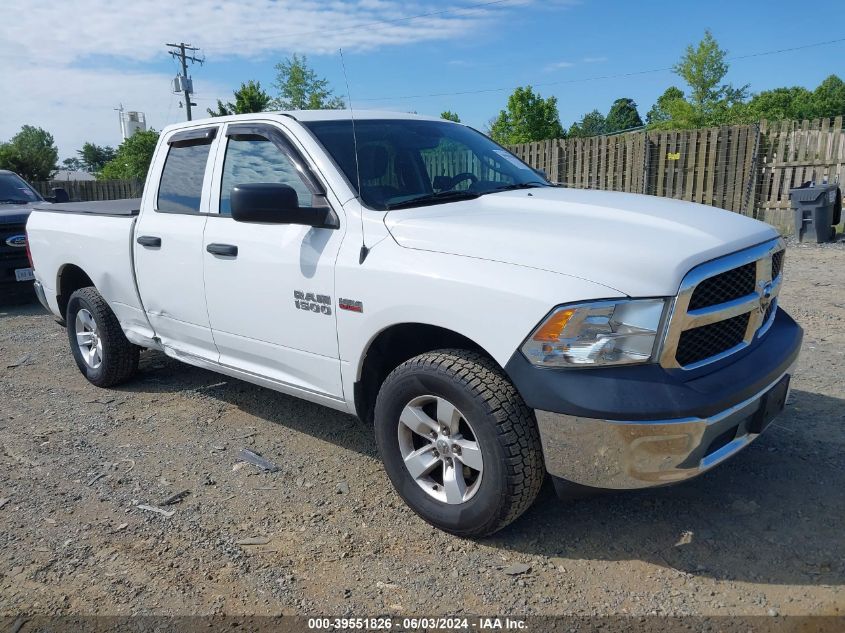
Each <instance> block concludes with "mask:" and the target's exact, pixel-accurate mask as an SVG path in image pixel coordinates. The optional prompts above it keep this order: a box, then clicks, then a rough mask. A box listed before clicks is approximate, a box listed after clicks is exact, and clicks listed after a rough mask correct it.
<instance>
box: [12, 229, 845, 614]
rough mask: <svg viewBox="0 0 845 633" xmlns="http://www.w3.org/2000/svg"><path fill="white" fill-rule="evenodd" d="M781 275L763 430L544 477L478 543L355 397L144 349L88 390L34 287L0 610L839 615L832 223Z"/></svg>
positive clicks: (839, 458)
mask: <svg viewBox="0 0 845 633" xmlns="http://www.w3.org/2000/svg"><path fill="white" fill-rule="evenodd" d="M786 277H787V283H786V288H785V290H784V292H783V294H782V302H781V304H782V305H783V306H784V307H785V308H786V309H787V310H788V311H789V312H790V313H791V314H792V315H793V316H794V317H795V318H796V319H797V320H798V321H799V322H800V323H801V325H802V326H803V327H804V328H805V331H806V337H805V345H804V351H803V356H802V360H801V364H800V368H799V370H798V373H797V376H795V378H794V382H793V392H792V396H791V398H790V403H789V406H788V409H787V411H786V413H785V414H784V415H783V416H782V417H781V418H779V419H778V420H777V421H776V423H775V425H774V426H773V427H772V428H771V429H770V430H769V431H768V433H767V434H766V435H765V436H764V437H763V438H761V439H760V440H759V441H758V442H756V443H755V444H754V445H752V446H751V447H750V448H749V449H748V450H746V451H745V452H744V453H743V454H742V455H741V456H739V457H738V458H736V459H734V460H733V461H731V462H729V463H727V464H725V465H723V466H722V467H720V468H717V469H716V470H715V471H713V472H711V473H708V474H707V475H705V476H703V477H701V478H699V479H697V480H694V481H692V482H688V483H686V484H682V485H679V486H675V487H670V488H664V489H659V490H652V491H645V492H638V493H630V494H619V495H608V496H602V497H598V498H593V499H589V500H582V501H577V502H571V503H561V502H558V501H557V500H556V499H555V497H554V493H553V491H552V489H551V487H550V486H549V485H547V486H546V487H545V488H544V490H543V492H542V493H541V496H540V498H539V499H538V501H537V503H536V504H535V505H534V507H533V508H532V509H531V510H529V512H528V513H527V514H526V515H524V516H523V517H522V519H520V520H519V521H517V522H516V523H515V524H513V525H512V526H510V527H509V528H507V529H505V530H504V531H502V532H500V533H499V534H497V535H495V536H494V537H493V538H489V539H486V540H483V541H479V542H474V541H469V540H461V539H458V538H454V537H451V536H448V535H446V534H444V533H441V532H438V531H436V530H434V529H432V528H430V527H429V526H428V525H426V524H425V523H423V522H422V521H421V520H419V519H418V518H417V517H416V516H415V515H414V514H413V513H412V512H411V511H410V510H408V509H407V508H405V506H404V505H403V504H402V502H401V500H400V499H399V498H398V496H397V495H396V494H395V493H394V492H393V490H392V489H391V487H390V484H389V482H388V480H387V477H386V476H385V474H384V473H383V472H382V469H381V466H380V463H379V461H378V459H377V456H376V451H375V446H374V442H373V436H372V433H371V431H370V429H368V428H366V427H365V426H364V425H363V424H362V423H360V422H359V421H357V420H356V419H355V418H353V417H351V416H348V415H343V414H340V413H336V412H333V411H331V410H329V409H325V408H322V407H319V406H316V405H312V404H309V403H306V402H302V401H299V400H296V399H293V398H289V397H287V396H284V395H281V394H278V393H275V392H273V391H269V390H266V389H262V388H260V387H255V386H252V385H249V384H247V383H243V382H238V381H236V380H232V379H228V378H225V377H221V376H219V375H216V374H213V373H211V372H208V371H203V370H200V369H194V368H191V367H189V366H187V365H183V364H180V363H178V362H176V361H172V360H170V359H168V358H166V357H165V356H163V355H161V354H158V353H152V352H146V353H144V354H142V361H141V372H140V375H139V377H138V378H137V379H136V380H135V381H133V382H132V383H130V384H128V385H126V386H124V387H122V388H119V389H116V390H109V391H105V390H100V389H97V388H95V387H93V386H91V385H90V384H88V383H87V382H86V381H85V380H84V379H83V378H82V376H81V375H80V373H79V372H78V371H77V369H76V367H75V366H74V364H73V361H72V359H71V356H70V353H69V351H68V344H67V339H66V334H65V331H64V330H63V329H62V328H61V327H59V326H58V325H57V324H56V323H55V322H54V321H53V320H52V318H51V317H50V316H48V315H46V314H44V313H43V311H42V310H41V309H40V307H38V306H33V305H26V306H18V307H6V308H0V402H2V407H1V408H0V521H2V533H0V616H3V615H7V616H8V615H14V614H17V613H21V612H27V613H38V614H48V615H57V614H74V615H75V614H110V615H129V614H162V615H166V614H222V613H226V614H280V613H283V614H332V615H343V614H355V615H358V616H360V615H374V614H377V613H385V614H386V613H391V614H396V615H421V614H424V615H435V614H444V615H445V614H456V613H458V614H459V613H463V614H476V613H488V614H489V613H499V614H508V615H527V614H579V615H594V614H619V613H623V614H624V613H629V614H651V613H658V614H676V615H684V614H703V615H718V614H749V615H766V614H769V615H773V614H775V613H777V614H782V615H787V614H796V615H798V614H802V615H803V614H840V615H841V614H842V613H843V610H845V609H843V607H845V595H843V591H842V587H843V584H845V558H844V557H843V551H844V550H845V548H843V544H845V529H843V525H842V520H843V517H845V495H844V494H843V490H845V450H843V449H845V426H844V425H843V421H845V399H843V398H845V378H843V370H845V331H844V330H843V323H844V322H845V243H842V242H840V243H838V244H835V245H828V246H815V245H813V246H795V245H791V246H790V248H789V252H788V254H787V263H786ZM244 448H246V449H250V450H253V451H256V452H258V453H260V454H262V455H264V456H265V457H266V458H268V459H270V460H272V461H273V462H275V463H276V464H278V465H279V467H280V470H278V471H277V472H273V473H268V472H263V471H261V470H260V469H258V468H256V467H255V466H253V465H250V464H246V463H243V462H242V461H240V460H239V458H238V454H239V452H240V451H241V450H242V449H244ZM182 491H187V493H186V495H185V496H184V498H183V499H182V500H181V501H180V502H177V503H175V504H172V505H167V506H165V505H163V504H164V501H165V500H166V499H167V498H168V497H171V496H173V495H178V493H181V492H182ZM144 504H149V505H151V506H156V507H161V508H166V510H167V511H168V512H172V513H173V514H172V516H169V517H168V516H164V515H162V514H158V513H156V512H153V511H150V510H144V509H142V508H141V505H144Z"/></svg>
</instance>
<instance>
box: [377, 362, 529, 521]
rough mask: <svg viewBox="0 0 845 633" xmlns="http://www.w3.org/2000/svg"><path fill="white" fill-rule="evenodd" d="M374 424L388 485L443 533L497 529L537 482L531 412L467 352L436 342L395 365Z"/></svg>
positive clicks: (489, 365) (493, 369)
mask: <svg viewBox="0 0 845 633" xmlns="http://www.w3.org/2000/svg"><path fill="white" fill-rule="evenodd" d="M375 424H376V441H377V442H378V446H379V452H380V454H381V457H382V460H383V462H384V465H385V469H386V471H387V474H388V476H389V477H390V480H391V482H392V483H393V485H394V487H395V488H396V490H397V492H398V493H399V494H400V495H401V496H402V498H403V499H404V500H405V502H406V503H407V504H408V505H409V506H410V507H411V508H412V509H413V510H414V512H416V513H417V514H419V515H420V516H421V517H422V518H423V519H425V520H426V521H428V522H429V523H431V524H432V525H435V526H436V527H438V528H441V529H443V530H446V531H447V532H451V533H453V534H458V535H461V536H486V535H488V534H492V533H493V532H496V531H497V530H500V529H501V528H503V527H504V526H506V525H507V524H508V523H510V522H511V521H513V520H514V519H516V518H517V517H518V516H519V515H521V514H522V513H523V512H524V511H525V510H526V509H527V508H528V507H529V506H530V505H531V503H533V501H534V499H535V498H536V496H537V493H538V492H539V490H540V486H541V485H542V483H543V478H544V475H545V468H544V466H543V457H542V449H541V447H540V437H539V433H538V431H537V424H536V421H535V419H534V414H533V412H532V411H531V409H529V408H528V407H527V406H526V405H525V403H524V402H523V401H522V398H521V397H520V395H519V393H517V391H516V389H515V388H514V386H513V385H512V384H511V383H510V381H509V380H508V379H507V377H506V376H505V375H504V374H503V373H502V371H501V369H500V368H499V367H498V366H497V365H496V364H495V363H494V362H493V361H492V360H491V359H489V358H487V357H486V356H484V355H482V354H479V353H477V352H471V351H467V350H439V351H435V352H430V353H427V354H422V355H420V356H417V357H415V358H412V359H411V360H409V361H407V362H405V363H403V364H402V365H400V366H399V367H397V368H396V369H395V370H394V371H393V372H392V373H391V374H390V375H389V376H388V377H387V379H386V380H385V381H384V384H383V385H382V387H381V389H380V391H379V395H378V399H377V401H376V414H375Z"/></svg>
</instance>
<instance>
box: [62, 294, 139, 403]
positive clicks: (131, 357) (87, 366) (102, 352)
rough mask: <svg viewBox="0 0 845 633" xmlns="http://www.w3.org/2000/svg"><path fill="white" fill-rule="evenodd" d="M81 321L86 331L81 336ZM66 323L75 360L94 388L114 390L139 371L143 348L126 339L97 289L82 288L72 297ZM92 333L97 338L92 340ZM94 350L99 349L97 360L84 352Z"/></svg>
mask: <svg viewBox="0 0 845 633" xmlns="http://www.w3.org/2000/svg"><path fill="white" fill-rule="evenodd" d="M78 318H79V321H80V323H82V329H83V330H85V331H82V332H81V333H79V334H78V329H79V328H78V323H77V319H78ZM65 320H66V322H67V334H68V340H69V342H70V349H71V353H72V354H73V359H74V360H75V361H76V365H77V367H79V371H81V372H82V375H83V376H85V377H86V378H87V379H88V381H89V382H90V383H91V384H93V385H96V386H97V387H113V386H114V385H118V384H120V383H122V382H126V381H127V380H129V379H130V378H132V376H134V375H135V373H136V372H137V371H138V355H139V352H140V348H139V347H138V346H136V345H133V344H132V343H130V342H129V341H128V340H127V339H126V336H125V335H124V334H123V329H122V328H121V327H120V323H119V322H118V320H117V317H116V316H115V315H114V312H112V310H111V308H110V307H109V305H108V304H107V303H106V301H105V299H103V297H102V296H100V293H99V292H97V289H96V288H93V287H88V288H82V289H80V290H77V291H76V292H74V293H73V294H72V295H71V296H70V300H69V301H68V304H67V313H66V319H65ZM86 324H87V325H86ZM89 333H90V334H93V336H88V334H89ZM82 341H85V344H84V345H83V343H82ZM89 341H94V342H96V343H98V344H91V343H89ZM92 347H96V349H97V353H96V355H95V356H94V357H93V358H92V357H91V355H90V354H85V353H84V352H83V348H85V349H89V350H90V349H91V348H92ZM86 357H87V358H88V360H86Z"/></svg>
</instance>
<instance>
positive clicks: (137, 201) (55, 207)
mask: <svg viewBox="0 0 845 633" xmlns="http://www.w3.org/2000/svg"><path fill="white" fill-rule="evenodd" d="M35 209H36V210H37V211H49V212H51V213H85V214H90V215H110V216H119V217H132V216H136V215H138V212H139V211H140V209H141V198H129V199H126V200H102V201H97V202H63V203H60V204H43V205H41V206H37V207H35Z"/></svg>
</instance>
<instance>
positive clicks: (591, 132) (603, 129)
mask: <svg viewBox="0 0 845 633" xmlns="http://www.w3.org/2000/svg"><path fill="white" fill-rule="evenodd" d="M606 133H607V119H605V118H604V115H603V114H602V113H601V112H599V111H598V110H593V111H592V112H588V113H587V114H585V115H584V116H582V117H581V120H580V121H576V122H575V123H573V124H572V125H571V126H570V127H569V132H568V135H569V137H570V138H584V137H587V136H598V135H599V134H606Z"/></svg>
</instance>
